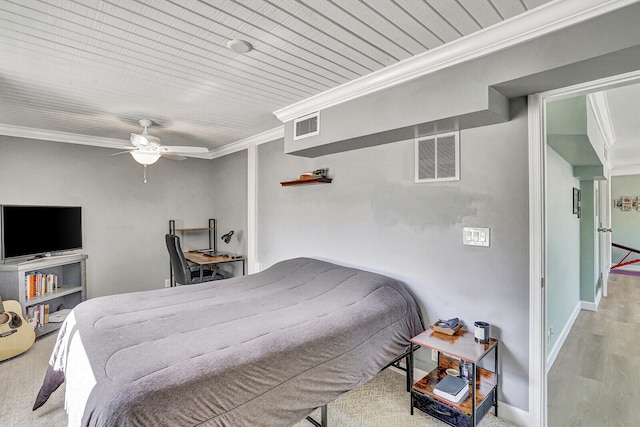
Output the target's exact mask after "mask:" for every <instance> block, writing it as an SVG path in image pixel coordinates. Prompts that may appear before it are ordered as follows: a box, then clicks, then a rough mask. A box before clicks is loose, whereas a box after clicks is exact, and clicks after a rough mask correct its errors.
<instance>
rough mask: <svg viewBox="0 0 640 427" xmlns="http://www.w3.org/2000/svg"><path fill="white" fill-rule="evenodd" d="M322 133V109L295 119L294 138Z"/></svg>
mask: <svg viewBox="0 0 640 427" xmlns="http://www.w3.org/2000/svg"><path fill="white" fill-rule="evenodd" d="M319 134H320V111H316V112H315V113H311V114H307V115H306V116H302V117H298V118H297V119H294V120H293V139H294V140H296V139H302V138H307V137H309V136H314V135H319Z"/></svg>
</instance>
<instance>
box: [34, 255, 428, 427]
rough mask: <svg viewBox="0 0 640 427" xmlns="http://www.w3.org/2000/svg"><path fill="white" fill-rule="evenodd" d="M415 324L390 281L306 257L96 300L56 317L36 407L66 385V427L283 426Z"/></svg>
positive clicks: (398, 346) (378, 362) (371, 366)
mask: <svg viewBox="0 0 640 427" xmlns="http://www.w3.org/2000/svg"><path fill="white" fill-rule="evenodd" d="M423 330H424V324H423V321H422V318H421V315H420V310H419V308H418V307H417V305H416V303H415V301H414V299H413V298H412V297H411V295H410V294H409V293H408V292H407V291H406V289H404V287H403V286H402V285H401V284H400V283H399V282H397V281H396V280H394V279H391V278H389V277H385V276H382V275H379V274H375V273H371V272H366V271H362V270H358V269H354V268H348V267H343V266H339V265H335V264H332V263H329V262H324V261H320V260H316V259H309V258H295V259H290V260H286V261H282V262H279V263H277V264H275V265H273V266H272V267H270V268H268V269H266V270H264V271H263V272H260V273H257V274H253V275H249V276H243V277H236V278H231V279H227V280H220V281H215V282H208V283H202V284H197V285H190V286H179V287H174V288H165V289H158V290H153V291H144V292H135V293H129V294H122V295H113V296H106V297H100V298H95V299H91V300H88V301H85V302H83V303H81V304H79V305H78V306H76V307H75V308H74V309H73V310H72V312H71V313H70V314H69V316H68V317H67V319H66V320H65V322H64V323H63V325H62V327H61V329H60V331H59V334H58V337H57V341H56V344H55V347H54V349H53V352H52V355H51V358H50V361H49V366H48V368H47V372H46V374H45V378H44V381H43V384H42V387H41V389H40V392H39V393H38V396H37V398H36V402H35V404H34V410H35V409H37V408H38V407H40V406H42V405H43V404H44V403H45V402H46V400H47V399H48V397H49V396H50V395H51V393H53V392H54V391H55V390H56V389H57V388H58V387H59V386H60V385H61V384H62V383H63V382H66V393H65V408H66V410H67V413H68V417H69V425H70V426H77V425H82V426H116V425H117V426H150V425H153V426H162V425H165V426H195V425H198V426H245V425H253V426H256V425H278V426H286V425H292V424H295V423H296V422H298V421H300V420H301V419H303V418H304V417H305V416H307V415H308V414H309V413H310V412H311V411H312V410H313V409H315V408H318V407H322V406H323V405H326V404H327V403H329V402H331V401H333V400H335V399H336V398H337V397H338V396H340V395H341V394H342V393H345V392H347V391H349V390H352V389H354V388H356V387H359V386H361V385H363V384H365V383H366V382H367V381H369V380H370V379H372V378H373V377H374V376H375V375H376V374H377V373H378V372H379V371H380V370H381V369H382V368H384V367H385V366H387V365H388V364H389V363H390V362H392V361H393V360H395V359H396V358H397V357H398V356H399V355H401V354H403V353H404V352H405V351H406V350H407V348H408V346H409V339H410V338H411V337H413V336H415V335H417V334H419V333H420V332H422V331H423Z"/></svg>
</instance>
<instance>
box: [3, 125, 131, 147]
mask: <svg viewBox="0 0 640 427" xmlns="http://www.w3.org/2000/svg"><path fill="white" fill-rule="evenodd" d="M0 135H6V136H14V137H17V138H28V139H38V140H42V141H54V142H66V143H68V144H81V145H91V146H94V147H103V148H114V149H117V150H122V149H126V148H130V147H131V144H129V141H128V140H126V141H125V140H121V139H113V138H102V137H98V136H89V135H80V134H77V133H69V132H57V131H52V130H44V129H36V128H27V127H23V126H11V125H3V124H0Z"/></svg>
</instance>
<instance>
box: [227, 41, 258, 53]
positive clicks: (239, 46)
mask: <svg viewBox="0 0 640 427" xmlns="http://www.w3.org/2000/svg"><path fill="white" fill-rule="evenodd" d="M227 47H228V48H229V49H231V50H232V51H234V52H236V53H247V52H249V51H251V50H252V49H253V46H251V43H249V42H248V41H244V40H238V39H234V40H229V41H228V42H227Z"/></svg>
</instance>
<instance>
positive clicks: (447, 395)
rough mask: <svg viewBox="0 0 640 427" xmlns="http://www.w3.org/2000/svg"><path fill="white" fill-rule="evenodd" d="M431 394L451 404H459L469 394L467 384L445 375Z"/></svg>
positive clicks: (462, 380) (465, 381)
mask: <svg viewBox="0 0 640 427" xmlns="http://www.w3.org/2000/svg"><path fill="white" fill-rule="evenodd" d="M433 393H434V394H436V395H438V396H440V397H442V398H444V399H447V400H449V401H451V402H453V403H460V402H461V401H462V400H463V399H464V398H466V397H467V394H468V393H469V382H467V380H465V379H462V378H460V377H455V376H453V375H448V374H447V375H446V376H445V377H444V378H443V379H442V380H440V382H438V384H437V385H436V386H435V387H434V388H433Z"/></svg>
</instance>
